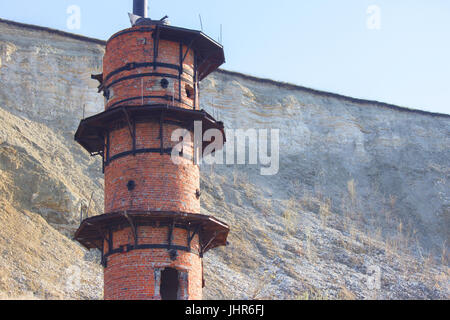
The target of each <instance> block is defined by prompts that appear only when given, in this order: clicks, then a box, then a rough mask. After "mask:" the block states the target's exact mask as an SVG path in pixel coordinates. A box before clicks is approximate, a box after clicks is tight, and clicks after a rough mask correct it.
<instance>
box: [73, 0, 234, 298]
mask: <svg viewBox="0 0 450 320" xmlns="http://www.w3.org/2000/svg"><path fill="white" fill-rule="evenodd" d="M146 2H147V1H143V0H134V10H133V14H130V20H131V22H132V27H131V28H129V29H126V30H123V31H120V32H118V33H116V34H115V35H113V36H112V37H111V38H110V39H109V40H108V41H107V44H106V52H105V56H104V59H103V73H102V74H99V75H93V76H92V78H94V79H96V80H98V81H99V82H100V86H99V92H103V95H104V96H105V111H104V112H102V113H99V114H96V115H94V116H92V117H89V118H86V119H83V120H82V121H81V122H80V125H79V128H78V130H77V132H76V134H75V140H76V141H77V142H78V143H79V144H80V145H81V146H83V147H84V148H85V149H86V150H87V151H88V152H89V153H90V154H91V155H99V156H101V157H102V159H103V172H104V175H105V213H104V214H102V215H100V216H95V217H91V218H87V219H85V220H83V221H82V223H81V225H80V227H79V229H78V230H77V232H76V234H75V239H76V240H78V241H79V242H80V243H81V244H82V245H83V246H85V247H86V248H89V249H91V248H98V249H100V251H101V252H102V264H103V266H104V298H105V299H107V300H110V299H111V300H115V299H126V300H130V299H132V300H135V299H167V300H175V299H181V300H184V299H189V300H198V299H202V288H203V287H204V280H203V262H202V257H203V254H204V253H205V252H207V251H208V250H209V249H212V248H215V247H218V246H222V245H226V243H227V241H226V239H227V236H228V232H229V227H228V225H227V224H225V223H223V222H221V221H219V220H217V219H215V218H214V217H212V216H205V215H201V214H200V195H201V193H200V173H199V167H198V165H197V164H196V162H195V161H194V152H195V151H196V150H195V144H194V143H190V144H184V145H183V149H182V151H181V152H179V153H178V154H179V155H178V156H177V158H178V161H176V162H174V161H173V157H172V151H173V148H174V146H175V145H177V144H179V141H178V142H173V141H172V139H171V135H172V132H173V131H174V130H176V129H185V130H188V132H190V133H191V136H194V122H197V123H201V127H202V130H203V131H202V132H201V134H203V132H204V131H205V130H208V129H218V130H220V131H221V132H222V133H223V131H224V130H223V123H221V122H218V121H216V120H215V119H214V118H213V117H211V116H210V115H209V114H208V113H207V112H205V111H203V110H200V108H199V86H198V84H199V81H201V80H202V79H203V78H205V77H206V76H207V75H208V74H210V73H211V72H212V71H214V70H215V69H217V68H218V67H219V66H220V65H221V64H223V63H224V61H225V58H224V52H223V48H222V46H221V45H220V44H218V43H217V42H215V41H214V40H212V39H211V38H209V37H208V36H206V35H205V34H203V33H202V32H200V31H194V30H188V29H183V28H178V27H173V26H170V25H169V24H168V23H167V21H166V18H163V19H161V20H151V19H149V18H147V14H146V11H147V3H146ZM204 147H205V146H204V145H203V144H201V145H200V149H202V148H204ZM200 151H201V150H200Z"/></svg>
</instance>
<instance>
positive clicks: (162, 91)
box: [103, 26, 198, 109]
mask: <svg viewBox="0 0 450 320" xmlns="http://www.w3.org/2000/svg"><path fill="white" fill-rule="evenodd" d="M140 29H148V26H147V27H143V26H135V27H133V28H130V29H127V30H125V31H137V30H140ZM153 33H154V31H140V32H128V33H123V34H120V33H119V34H117V35H114V36H113V37H111V39H110V40H109V41H108V42H107V45H106V52H105V56H104V59H103V75H104V77H108V75H109V74H111V72H113V71H115V70H117V69H119V68H122V67H124V66H126V65H127V64H128V63H144V62H153V61H157V62H159V63H166V64H172V65H175V66H177V67H179V66H180V56H181V57H184V55H185V54H186V51H187V49H188V47H187V46H186V45H182V46H181V47H180V44H179V43H178V42H171V41H166V40H160V41H159V45H158V55H157V57H156V59H155V57H154V41H153V37H152V35H153ZM145 73H158V74H169V75H172V76H173V77H175V78H170V77H163V76H145V77H138V78H132V79H128V80H123V81H120V82H117V83H115V84H113V85H112V86H111V83H113V82H115V81H117V80H119V79H122V78H124V77H129V76H134V75H139V74H145ZM193 75H194V53H193V51H192V50H189V52H188V53H187V55H186V57H185V59H184V61H183V73H182V75H181V82H179V81H178V76H179V71H178V70H175V69H173V68H166V67H161V66H158V67H156V69H154V68H153V66H148V67H143V68H137V69H132V70H126V71H122V72H120V73H117V74H114V75H113V76H111V77H110V78H109V79H108V80H107V81H106V82H105V87H110V90H111V96H110V99H109V100H106V105H105V108H106V109H108V108H109V107H111V106H112V105H114V106H115V107H117V106H121V105H130V104H133V105H141V104H150V103H162V104H166V103H167V102H168V100H166V99H157V98H147V99H142V98H139V97H143V96H171V97H173V98H174V101H173V103H172V104H173V105H175V106H177V107H180V108H186V109H194V105H193V104H194V100H195V101H197V103H196V104H197V106H196V107H198V90H196V92H197V97H196V99H194V97H193V91H192V93H191V97H188V96H187V91H186V89H187V88H191V89H193V88H194V86H195V87H198V85H197V84H195V83H194V76H193ZM163 78H166V79H167V80H168V81H169V85H168V87H167V88H163V87H162V86H161V80H162V79H163ZM180 84H181V90H180ZM180 92H181V102H178V101H176V99H179V98H180ZM136 97H138V99H134V100H131V101H126V102H123V103H120V101H122V100H124V99H129V98H136ZM169 101H170V100H169ZM171 102H172V101H171ZM117 103H118V104H117Z"/></svg>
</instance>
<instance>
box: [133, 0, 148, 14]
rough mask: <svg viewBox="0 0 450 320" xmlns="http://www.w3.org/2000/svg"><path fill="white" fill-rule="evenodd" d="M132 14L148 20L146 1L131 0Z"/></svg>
mask: <svg viewBox="0 0 450 320" xmlns="http://www.w3.org/2000/svg"><path fill="white" fill-rule="evenodd" d="M133 14H135V15H137V16H140V17H143V18H148V0H133Z"/></svg>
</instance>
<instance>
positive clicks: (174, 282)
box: [160, 268, 178, 300]
mask: <svg viewBox="0 0 450 320" xmlns="http://www.w3.org/2000/svg"><path fill="white" fill-rule="evenodd" d="M160 293H161V299H162V300H177V298H178V271H177V270H175V269H173V268H166V269H164V270H163V271H162V272H161V288H160Z"/></svg>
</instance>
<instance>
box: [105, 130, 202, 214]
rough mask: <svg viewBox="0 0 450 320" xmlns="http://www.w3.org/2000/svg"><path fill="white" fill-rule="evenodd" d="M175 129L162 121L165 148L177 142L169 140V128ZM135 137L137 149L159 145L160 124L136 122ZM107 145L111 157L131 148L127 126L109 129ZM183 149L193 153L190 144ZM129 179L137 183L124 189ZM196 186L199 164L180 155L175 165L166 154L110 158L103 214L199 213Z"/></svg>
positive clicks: (198, 183) (106, 172)
mask: <svg viewBox="0 0 450 320" xmlns="http://www.w3.org/2000/svg"><path fill="white" fill-rule="evenodd" d="M178 128H179V127H177V126H175V125H171V124H164V126H163V132H164V148H169V147H172V146H174V145H175V144H177V143H178V142H171V141H170V137H171V134H172V131H173V130H175V129H178ZM136 137H137V139H136V148H137V149H143V148H159V147H160V143H161V142H160V139H159V123H157V122H146V123H137V124H136ZM192 137H193V134H192ZM110 145H111V147H110V151H109V152H110V157H112V156H114V155H116V154H119V153H122V152H125V151H130V150H132V138H131V136H130V131H129V129H128V127H123V128H121V129H117V130H114V131H112V132H111V133H110ZM184 152H185V153H186V154H187V155H190V156H192V154H193V144H192V143H191V147H190V148H184ZM130 180H133V181H134V182H135V184H136V186H135V189H134V190H133V191H129V190H128V188H127V183H128V181H130ZM197 189H198V190H199V189H200V172H199V167H198V165H194V164H193V162H192V161H191V160H188V159H186V158H180V164H174V163H173V162H172V159H171V156H170V155H168V154H164V155H161V154H160V153H142V154H136V155H135V156H134V155H128V156H126V157H123V158H118V159H115V160H113V161H111V162H110V164H109V165H108V166H106V168H105V213H111V212H116V211H121V210H143V211H181V212H188V213H199V212H200V200H199V199H197V196H196V191H197Z"/></svg>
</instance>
